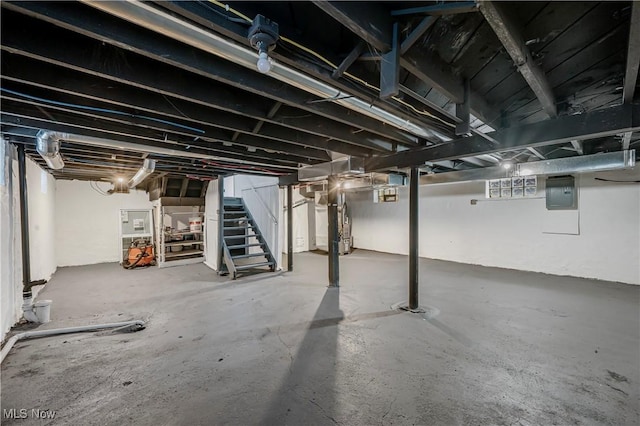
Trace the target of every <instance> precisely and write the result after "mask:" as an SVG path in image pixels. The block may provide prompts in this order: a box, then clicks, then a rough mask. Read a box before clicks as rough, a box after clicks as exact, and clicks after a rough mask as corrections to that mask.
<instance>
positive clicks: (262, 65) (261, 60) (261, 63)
mask: <svg viewBox="0 0 640 426" xmlns="http://www.w3.org/2000/svg"><path fill="white" fill-rule="evenodd" d="M257 66H258V71H260V72H261V73H262V74H266V73H268V72H269V71H271V59H270V58H269V55H268V54H267V52H264V51H262V52H260V53H259V54H258V63H257Z"/></svg>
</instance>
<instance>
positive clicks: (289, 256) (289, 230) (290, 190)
mask: <svg viewBox="0 0 640 426" xmlns="http://www.w3.org/2000/svg"><path fill="white" fill-rule="evenodd" d="M287 271H293V185H287Z"/></svg>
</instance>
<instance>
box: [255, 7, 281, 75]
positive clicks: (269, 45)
mask: <svg viewBox="0 0 640 426" xmlns="http://www.w3.org/2000/svg"><path fill="white" fill-rule="evenodd" d="M278 38H279V35H278V24H277V23H276V22H273V21H271V20H270V19H267V18H265V17H264V16H262V15H256V18H255V19H254V20H253V25H251V28H249V42H250V43H251V46H253V48H254V49H256V50H257V51H258V62H257V63H256V66H257V67H258V71H260V72H261V73H262V74H266V73H268V72H269V71H271V58H269V51H270V50H273V49H274V48H275V47H276V42H277V41H278Z"/></svg>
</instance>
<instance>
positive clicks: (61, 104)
mask: <svg viewBox="0 0 640 426" xmlns="http://www.w3.org/2000/svg"><path fill="white" fill-rule="evenodd" d="M0 91H3V92H6V93H10V94H12V95H16V96H22V97H23V98H27V99H31V100H36V101H39V102H45V103H48V104H51V105H58V106H66V107H71V108H77V109H84V110H87V111H96V112H104V113H109V114H117V115H124V116H127V117H132V118H141V119H144V120H150V121H155V122H157V123H163V124H168V125H170V126H174V127H179V128H182V129H186V130H191V131H192V132H197V133H200V134H204V133H205V131H204V130H202V129H196V128H195V127H190V126H185V125H184V124H180V123H174V122H172V121H168V120H163V119H161V118H155V117H149V116H146V115H137V114H131V113H128V112H123V111H117V110H113V109H107V108H98V107H91V106H87V105H78V104H71V103H67V102H59V101H54V100H52V99H46V98H41V97H38V96H32V95H27V94H26V93H21V92H17V91H15V90H10V89H6V88H4V87H0Z"/></svg>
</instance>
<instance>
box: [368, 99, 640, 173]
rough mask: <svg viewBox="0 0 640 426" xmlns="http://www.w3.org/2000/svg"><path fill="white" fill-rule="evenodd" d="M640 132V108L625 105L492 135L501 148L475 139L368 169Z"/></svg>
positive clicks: (381, 160)
mask: <svg viewBox="0 0 640 426" xmlns="http://www.w3.org/2000/svg"><path fill="white" fill-rule="evenodd" d="M638 130H640V105H633V106H632V105H621V106H617V107H612V108H608V109H605V110H600V111H594V112H590V113H587V114H579V115H573V116H564V117H561V118H557V119H555V120H548V121H543V122H539V123H534V124H527V125H522V126H516V127H511V128H506V129H501V130H497V131H495V132H491V133H489V135H490V136H491V137H493V138H494V139H495V140H497V141H499V144H497V145H496V144H493V143H491V142H489V141H487V140H486V139H484V138H482V137H480V136H471V137H468V138H462V139H459V140H454V141H452V142H449V143H446V144H442V145H439V146H435V147H425V148H420V149H417V150H415V149H414V150H411V151H405V152H401V153H397V154H393V155H390V156H385V157H377V158H373V159H371V160H370V161H369V162H368V163H367V165H366V169H367V170H368V171H376V170H383V169H388V168H392V167H410V166H415V165H421V164H424V162H425V161H441V160H448V159H454V158H460V157H469V156H477V155H481V154H490V153H494V152H499V151H505V150H514V149H526V148H527V147H529V146H532V147H538V146H545V145H555V144H559V143H563V142H570V141H572V140H574V139H590V138H599V137H604V136H613V135H616V134H619V133H625V132H633V131H638Z"/></svg>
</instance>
